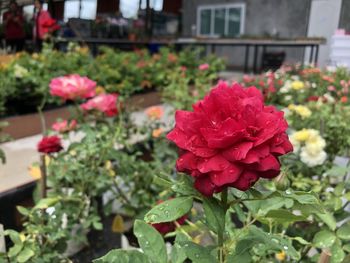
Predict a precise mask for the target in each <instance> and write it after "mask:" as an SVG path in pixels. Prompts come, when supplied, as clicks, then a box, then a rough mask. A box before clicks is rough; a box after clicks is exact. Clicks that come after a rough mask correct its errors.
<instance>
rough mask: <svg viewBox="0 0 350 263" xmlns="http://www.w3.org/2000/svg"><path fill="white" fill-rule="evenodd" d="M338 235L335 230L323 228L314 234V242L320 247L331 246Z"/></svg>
mask: <svg viewBox="0 0 350 263" xmlns="http://www.w3.org/2000/svg"><path fill="white" fill-rule="evenodd" d="M336 238H337V237H336V236H335V235H334V233H333V232H331V231H328V230H322V231H320V232H318V233H316V235H315V236H314V239H313V241H312V243H313V244H314V246H315V247H318V248H330V247H332V245H333V244H334V242H335V240H336Z"/></svg>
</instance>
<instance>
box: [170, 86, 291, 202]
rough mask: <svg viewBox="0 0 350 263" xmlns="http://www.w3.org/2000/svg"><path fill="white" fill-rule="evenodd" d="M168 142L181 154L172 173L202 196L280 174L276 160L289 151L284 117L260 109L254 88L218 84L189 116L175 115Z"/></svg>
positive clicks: (273, 110) (272, 110)
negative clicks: (183, 177)
mask: <svg viewBox="0 0 350 263" xmlns="http://www.w3.org/2000/svg"><path fill="white" fill-rule="evenodd" d="M175 119H176V126H175V128H174V129H173V131H171V132H170V133H169V134H168V136H167V138H168V139H169V140H171V141H173V142H174V143H175V144H176V145H177V146H178V147H179V148H180V149H181V150H182V151H181V153H180V157H179V159H178V160H177V164H176V167H177V170H178V171H180V172H186V173H188V174H189V175H191V176H192V177H194V178H195V184H194V185H195V187H196V189H197V190H198V191H200V192H201V193H202V194H204V195H206V196H211V195H212V194H213V193H214V192H215V193H216V192H221V191H222V190H223V189H224V188H226V187H235V188H237V189H239V190H243V191H244V190H247V189H249V188H250V187H251V186H252V185H254V183H255V182H256V181H257V180H258V179H259V178H273V177H276V176H277V175H278V174H279V173H280V162H279V160H278V156H281V155H283V154H286V153H288V152H290V151H292V149H293V147H292V145H291V143H290V142H289V140H288V136H287V134H286V130H287V128H288V125H287V122H286V121H285V119H284V118H283V112H281V111H278V110H277V109H276V108H275V107H273V106H265V105H264V101H263V97H262V94H261V93H260V91H258V90H257V89H256V88H254V87H251V88H247V89H244V88H243V87H242V86H240V85H239V84H234V85H232V86H231V87H230V86H229V85H228V84H227V83H225V82H220V83H219V84H218V85H217V86H216V87H215V88H214V89H213V90H212V91H211V92H210V93H209V95H208V96H206V97H205V98H204V99H203V100H201V101H199V102H198V103H196V104H195V105H193V112H188V111H177V112H176V115H175Z"/></svg>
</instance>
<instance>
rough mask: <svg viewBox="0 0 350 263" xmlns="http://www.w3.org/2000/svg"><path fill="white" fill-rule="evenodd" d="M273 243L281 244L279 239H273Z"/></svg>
mask: <svg viewBox="0 0 350 263" xmlns="http://www.w3.org/2000/svg"><path fill="white" fill-rule="evenodd" d="M271 240H272V241H273V242H275V243H277V244H278V243H279V241H278V240H277V239H275V238H273V239H271Z"/></svg>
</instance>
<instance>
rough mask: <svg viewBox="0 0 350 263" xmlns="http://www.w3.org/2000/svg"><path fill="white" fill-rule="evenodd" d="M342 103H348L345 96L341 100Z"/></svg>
mask: <svg viewBox="0 0 350 263" xmlns="http://www.w3.org/2000/svg"><path fill="white" fill-rule="evenodd" d="M340 101H341V102H342V103H347V102H348V97H346V96H343V97H341V98H340Z"/></svg>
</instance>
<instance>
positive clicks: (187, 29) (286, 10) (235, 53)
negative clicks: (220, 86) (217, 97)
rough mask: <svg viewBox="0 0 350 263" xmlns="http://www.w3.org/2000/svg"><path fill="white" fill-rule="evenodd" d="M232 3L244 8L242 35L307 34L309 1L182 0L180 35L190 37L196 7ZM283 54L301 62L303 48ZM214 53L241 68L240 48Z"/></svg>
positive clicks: (225, 49)
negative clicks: (242, 4) (241, 4)
mask: <svg viewBox="0 0 350 263" xmlns="http://www.w3.org/2000/svg"><path fill="white" fill-rule="evenodd" d="M349 2H350V1H349ZM231 3H245V5H246V18H245V30H244V34H245V35H249V36H262V35H271V34H274V33H277V34H278V36H279V37H282V38H291V37H305V36H306V35H307V28H308V22H309V13H310V5H311V0H292V1H291V0H216V1H213V0H186V1H183V15H182V22H183V36H185V37H186V36H187V37H188V36H193V32H194V30H193V26H194V25H196V21H197V7H198V6H199V5H206V4H207V5H211V4H231ZM268 50H270V51H277V50H281V49H272V48H270V49H268ZM286 52H287V57H286V61H288V62H296V61H301V60H303V56H304V51H303V50H302V49H298V48H288V49H286ZM217 54H218V55H222V56H224V57H226V58H227V60H228V64H230V65H232V66H242V65H243V60H244V57H243V54H244V49H243V48H239V47H236V48H230V47H220V48H217ZM251 57H252V56H251Z"/></svg>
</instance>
